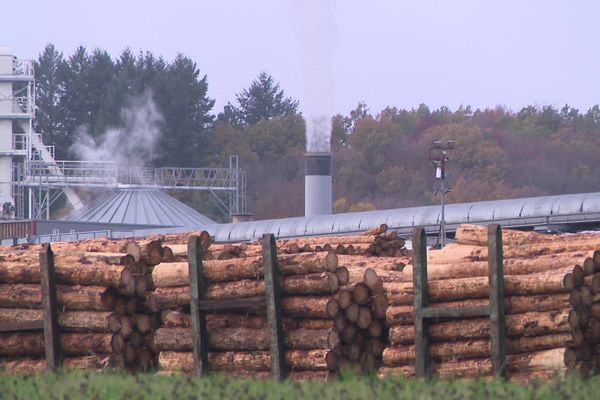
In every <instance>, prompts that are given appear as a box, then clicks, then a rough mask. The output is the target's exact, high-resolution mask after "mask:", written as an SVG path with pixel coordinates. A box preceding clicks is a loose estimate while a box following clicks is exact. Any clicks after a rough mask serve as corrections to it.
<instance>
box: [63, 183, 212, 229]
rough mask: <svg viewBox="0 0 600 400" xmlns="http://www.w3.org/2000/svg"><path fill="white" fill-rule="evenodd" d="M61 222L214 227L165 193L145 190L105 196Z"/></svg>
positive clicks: (209, 220) (133, 190)
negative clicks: (208, 225)
mask: <svg viewBox="0 0 600 400" xmlns="http://www.w3.org/2000/svg"><path fill="white" fill-rule="evenodd" d="M63 220H64V221H78V222H98V223H108V224H135V225H153V226H183V227H196V226H199V225H207V224H214V223H215V221H213V220H211V219H210V218H208V217H206V216H204V215H202V214H200V213H199V212H198V211H196V210H194V209H193V208H191V207H188V206H186V205H185V204H183V203H182V202H180V201H179V200H176V199H174V198H173V197H171V196H169V195H168V194H166V193H165V192H162V191H160V190H146V189H126V190H118V191H115V192H109V193H106V194H104V195H103V196H100V197H99V198H97V199H96V200H94V201H93V202H92V203H90V204H89V205H87V206H85V207H83V208H82V209H80V210H78V211H75V212H74V213H72V214H71V215H68V216H67V217H65V218H63Z"/></svg>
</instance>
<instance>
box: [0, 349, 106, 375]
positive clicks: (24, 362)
mask: <svg viewBox="0 0 600 400" xmlns="http://www.w3.org/2000/svg"><path fill="white" fill-rule="evenodd" d="M116 358H117V357H116V356H114V355H103V354H100V355H93V356H83V357H67V358H65V359H63V360H62V363H61V368H64V369H76V370H102V369H107V368H110V367H113V366H117V361H116ZM45 370H46V360H45V359H43V358H38V359H35V358H25V359H16V360H8V359H0V371H2V372H3V373H7V374H11V375H32V374H35V373H38V372H42V371H45Z"/></svg>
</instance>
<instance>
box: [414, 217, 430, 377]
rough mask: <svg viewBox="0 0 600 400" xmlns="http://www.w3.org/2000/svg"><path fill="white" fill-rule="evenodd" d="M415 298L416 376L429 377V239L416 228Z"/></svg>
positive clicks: (423, 230) (423, 232)
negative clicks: (426, 309) (427, 316)
mask: <svg viewBox="0 0 600 400" xmlns="http://www.w3.org/2000/svg"><path fill="white" fill-rule="evenodd" d="M413 292H414V293H413V297H414V312H415V319H414V321H415V322H414V324H415V375H416V376H417V377H418V378H420V377H426V376H429V372H430V368H429V366H430V359H429V357H430V356H429V320H428V319H427V318H424V315H423V309H424V308H426V307H427V306H428V305H429V290H428V286H427V237H426V236H425V229H423V228H416V229H415V230H414V233H413Z"/></svg>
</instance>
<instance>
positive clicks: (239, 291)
mask: <svg viewBox="0 0 600 400" xmlns="http://www.w3.org/2000/svg"><path fill="white" fill-rule="evenodd" d="M337 288H338V281H337V277H336V276H335V274H333V273H331V272H323V273H319V274H307V275H290V276H284V277H282V278H281V292H282V294H287V295H299V294H310V295H314V294H327V293H333V292H335V291H336V290H337ZM264 293H265V282H264V281H263V280H249V279H245V280H239V281H231V282H220V283H213V284H210V285H207V288H206V292H205V296H206V299H207V300H218V299H231V298H244V297H253V296H261V295H264ZM189 302H190V295H189V287H187V286H181V287H168V288H157V289H156V290H155V291H154V292H153V293H152V294H151V295H150V296H149V298H148V305H149V306H150V309H151V310H152V311H153V312H158V311H160V310H165V309H168V308H176V307H179V306H185V305H188V304H189ZM323 311H325V309H323Z"/></svg>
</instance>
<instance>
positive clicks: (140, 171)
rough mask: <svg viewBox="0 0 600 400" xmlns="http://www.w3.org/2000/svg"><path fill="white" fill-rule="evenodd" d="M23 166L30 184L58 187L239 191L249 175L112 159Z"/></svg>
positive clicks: (227, 169)
mask: <svg viewBox="0 0 600 400" xmlns="http://www.w3.org/2000/svg"><path fill="white" fill-rule="evenodd" d="M23 167H24V170H23V176H24V177H25V184H26V185H27V183H29V184H33V185H38V184H44V185H49V186H54V187H62V186H89V185H102V186H109V187H119V188H128V187H130V188H157V189H211V190H215V191H235V190H236V188H237V187H238V181H239V180H240V178H241V177H242V176H243V178H245V174H244V171H241V170H232V169H229V168H139V167H119V166H118V165H117V164H116V163H115V162H112V161H55V162H46V161H29V162H26V163H25V164H24V166H23ZM244 181H245V179H244Z"/></svg>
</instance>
